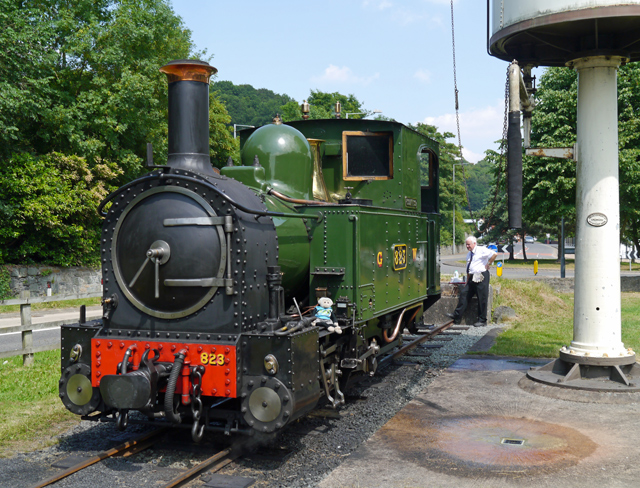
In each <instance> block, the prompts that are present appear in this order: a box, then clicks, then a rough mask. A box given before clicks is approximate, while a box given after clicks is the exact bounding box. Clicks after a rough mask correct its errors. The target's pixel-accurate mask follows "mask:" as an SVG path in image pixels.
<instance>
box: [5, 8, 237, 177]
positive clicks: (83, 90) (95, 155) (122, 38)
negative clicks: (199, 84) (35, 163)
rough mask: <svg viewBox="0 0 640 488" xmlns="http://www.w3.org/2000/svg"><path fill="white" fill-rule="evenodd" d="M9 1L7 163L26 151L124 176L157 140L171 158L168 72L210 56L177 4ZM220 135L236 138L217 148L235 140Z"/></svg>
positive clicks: (159, 152) (162, 154)
mask: <svg viewBox="0 0 640 488" xmlns="http://www.w3.org/2000/svg"><path fill="white" fill-rule="evenodd" d="M0 2H1V3H0V5H1V6H2V8H1V9H0V46H1V47H2V48H3V49H2V50H0V114H1V115H0V129H1V130H0V159H4V158H8V157H10V156H11V154H14V153H19V152H24V151H26V152H30V153H33V154H47V153H50V152H61V153H64V154H75V155H78V156H79V157H83V158H86V160H87V162H88V164H93V162H94V161H98V160H100V161H117V162H118V165H119V166H120V167H121V168H122V169H123V175H122V180H121V181H127V180H129V179H131V178H133V177H135V176H138V175H139V174H140V173H141V172H142V171H144V167H143V161H144V159H145V155H146V143H147V142H151V143H153V146H154V156H155V159H156V160H159V161H162V160H166V151H167V149H166V147H167V128H166V126H167V123H166V120H167V82H166V77H165V76H164V75H163V74H161V73H159V71H158V68H159V67H161V66H162V65H164V64H166V63H167V62H168V61H170V60H172V59H185V58H190V57H203V56H204V55H205V53H199V52H196V51H195V50H194V45H193V43H192V41H191V32H190V31H189V30H188V29H186V27H185V26H184V24H183V22H182V20H181V19H180V17H178V16H176V15H175V13H174V12H173V10H172V9H171V7H170V5H169V3H168V1H167V0H100V1H94V0H78V1H75V2H64V1H61V0H39V1H34V2H23V1H21V0H0ZM205 59H207V58H205ZM212 106H213V108H214V109H216V110H218V112H220V110H221V109H222V108H221V106H220V105H217V104H215V103H212ZM218 134H219V135H220V137H222V138H227V139H228V140H227V141H220V142H219V143H218V142H216V144H214V148H215V147H216V146H219V145H225V144H226V145H229V144H232V142H230V136H229V135H228V131H224V132H218V133H215V134H214V136H213V137H214V138H215V137H218ZM214 152H215V151H214Z"/></svg>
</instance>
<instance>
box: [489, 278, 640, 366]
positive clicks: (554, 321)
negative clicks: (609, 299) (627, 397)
mask: <svg viewBox="0 0 640 488" xmlns="http://www.w3.org/2000/svg"><path fill="white" fill-rule="evenodd" d="M500 285H501V286H500V291H499V293H498V294H497V296H496V298H495V300H494V302H493V306H494V309H495V308H496V307H498V306H500V305H506V306H508V307H511V308H513V309H514V310H515V311H516V314H517V318H516V319H515V320H514V321H512V322H511V323H509V324H508V325H507V329H506V330H505V331H504V332H502V333H501V334H500V335H499V336H498V338H497V339H496V343H495V344H494V346H493V347H492V348H491V349H490V350H489V351H488V352H486V353H483V354H493V355H497V356H524V357H546V358H554V357H558V350H559V349H560V348H561V347H562V346H564V345H569V343H570V342H571V340H572V339H573V294H569V293H556V292H554V291H553V289H552V288H551V287H550V286H548V285H546V284H544V283H542V282H538V281H525V280H522V281H520V280H501V281H500ZM622 342H623V343H624V345H625V346H626V347H631V348H633V350H634V351H640V293H623V294H622Z"/></svg>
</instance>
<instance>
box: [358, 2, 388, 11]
mask: <svg viewBox="0 0 640 488" xmlns="http://www.w3.org/2000/svg"><path fill="white" fill-rule="evenodd" d="M362 6H363V7H364V8H372V9H374V10H385V9H388V8H391V7H393V3H391V2H389V1H387V0H364V1H363V2H362Z"/></svg>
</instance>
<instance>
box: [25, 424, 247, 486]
mask: <svg viewBox="0 0 640 488" xmlns="http://www.w3.org/2000/svg"><path fill="white" fill-rule="evenodd" d="M167 430H168V428H167V427H162V428H159V429H155V430H152V431H150V432H146V433H144V434H142V435H139V436H137V437H134V438H132V439H130V440H128V441H126V442H123V443H122V444H120V445H118V446H116V447H113V448H111V449H108V450H106V451H103V452H100V453H98V454H96V455H94V456H91V457H89V458H86V459H84V460H82V461H80V462H78V463H77V464H75V465H73V466H71V467H69V468H67V469H65V470H64V471H62V472H60V473H56V474H55V475H53V476H51V477H50V478H47V479H46V480H44V481H41V482H38V483H36V484H35V485H32V487H31V488H43V487H45V486H51V485H53V484H55V483H57V482H58V481H60V480H62V479H64V478H67V477H69V476H71V475H73V474H75V473H78V472H79V471H82V470H83V469H86V468H88V467H89V466H92V465H94V464H96V463H98V462H100V461H104V460H106V459H110V458H114V457H128V456H132V455H134V454H137V453H139V452H141V451H143V450H145V449H147V448H149V447H151V446H153V445H155V444H156V443H157V442H158V441H159V440H160V438H161V436H162V434H164V433H165V432H167ZM240 452H241V445H240V446H239V448H234V449H232V448H230V447H229V448H226V449H222V450H221V451H219V452H217V453H215V454H214V455H212V456H210V457H208V458H207V459H205V460H204V461H202V462H200V463H198V464H197V465H196V466H194V467H192V468H191V469H188V470H186V471H185V472H183V473H180V474H179V475H178V476H176V477H175V478H173V479H172V480H170V481H169V482H167V483H166V484H164V485H161V488H173V487H177V486H182V485H184V484H186V483H188V482H189V481H191V480H193V479H194V478H195V477H196V476H198V475H199V474H200V473H202V472H203V471H205V470H207V471H211V472H215V471H218V470H220V469H222V468H223V467H224V466H226V465H227V464H229V463H230V462H232V461H233V460H234V459H236V458H237V457H238V456H239V455H240Z"/></svg>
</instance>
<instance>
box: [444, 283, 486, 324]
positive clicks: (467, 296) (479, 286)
mask: <svg viewBox="0 0 640 488" xmlns="http://www.w3.org/2000/svg"><path fill="white" fill-rule="evenodd" d="M471 276H472V275H469V276H467V284H466V285H465V286H463V287H462V288H460V297H459V298H458V306H457V307H456V310H455V312H453V315H454V317H455V318H456V320H460V319H462V315H463V314H464V311H465V310H466V309H467V305H468V304H469V302H470V301H471V299H472V298H473V295H478V322H486V321H487V301H488V300H489V279H490V277H491V274H490V273H489V272H488V271H485V272H484V273H482V276H484V280H482V281H481V282H480V283H474V282H473V281H471V279H470V278H471Z"/></svg>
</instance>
